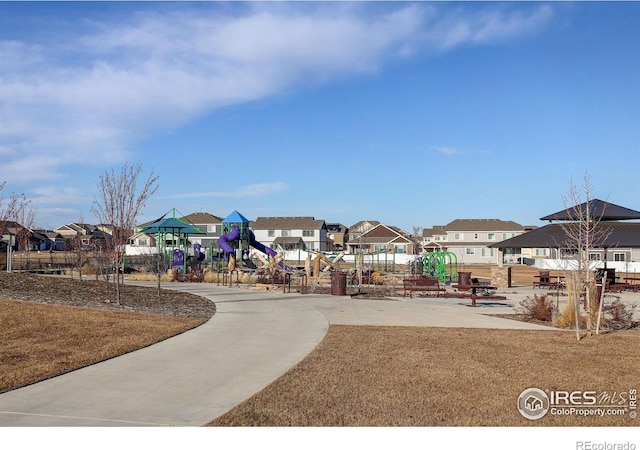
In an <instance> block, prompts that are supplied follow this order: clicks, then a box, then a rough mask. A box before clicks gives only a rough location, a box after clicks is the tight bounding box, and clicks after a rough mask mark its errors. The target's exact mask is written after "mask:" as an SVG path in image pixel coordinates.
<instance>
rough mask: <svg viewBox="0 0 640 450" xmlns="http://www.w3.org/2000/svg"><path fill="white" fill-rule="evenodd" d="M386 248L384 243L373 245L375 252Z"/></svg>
mask: <svg viewBox="0 0 640 450" xmlns="http://www.w3.org/2000/svg"><path fill="white" fill-rule="evenodd" d="M386 249H387V246H386V245H384V244H376V245H374V246H373V251H374V252H376V253H380V252H384V251H385V250H386Z"/></svg>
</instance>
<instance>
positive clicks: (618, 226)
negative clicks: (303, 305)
mask: <svg viewBox="0 0 640 450" xmlns="http://www.w3.org/2000/svg"><path fill="white" fill-rule="evenodd" d="M567 226H570V225H567V224H559V223H552V224H549V225H545V226H544V227H540V228H536V229H535V230H532V231H529V232H527V233H524V234H521V235H519V236H515V237H512V238H510V239H506V240H504V241H501V242H496V243H494V244H490V245H488V247H492V248H569V247H572V246H573V245H572V244H571V242H569V241H568V240H567V233H566V231H565V230H566V227H567ZM596 230H602V231H603V234H606V238H605V239H604V241H603V242H602V243H601V244H600V245H597V246H596V247H600V248H602V247H606V248H614V247H640V223H638V222H631V223H628V222H627V223H625V222H600V223H599V224H598V225H597V228H596ZM598 232H599V231H598ZM607 233H608V234H607Z"/></svg>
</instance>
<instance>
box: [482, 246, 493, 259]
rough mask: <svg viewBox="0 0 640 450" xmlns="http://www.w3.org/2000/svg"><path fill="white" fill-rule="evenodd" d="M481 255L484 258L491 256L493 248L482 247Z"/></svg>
mask: <svg viewBox="0 0 640 450" xmlns="http://www.w3.org/2000/svg"><path fill="white" fill-rule="evenodd" d="M482 256H484V257H485V258H490V257H493V249H492V248H483V249H482Z"/></svg>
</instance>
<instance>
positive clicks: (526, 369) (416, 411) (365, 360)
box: [210, 326, 640, 426]
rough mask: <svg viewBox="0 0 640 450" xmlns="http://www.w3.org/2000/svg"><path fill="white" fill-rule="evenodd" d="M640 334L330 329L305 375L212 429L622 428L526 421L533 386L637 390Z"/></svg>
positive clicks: (295, 374) (551, 419)
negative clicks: (524, 405) (526, 399)
mask: <svg viewBox="0 0 640 450" xmlns="http://www.w3.org/2000/svg"><path fill="white" fill-rule="evenodd" d="M638 344H640V334H639V333H638V332H636V331H630V332H620V333H614V334H608V335H601V336H599V337H597V338H589V339H584V340H583V341H581V342H576V340H575V336H574V335H573V334H571V333H566V332H561V331H559V332H546V331H545V332H539V331H514V330H481V329H451V328H450V329H443V328H413V327H405V328H403V327H354V326H332V327H331V328H330V330H329V333H328V334H327V336H326V337H325V339H324V340H323V341H322V343H321V344H320V345H319V346H318V347H317V348H316V349H315V350H314V351H313V352H312V353H311V354H310V355H309V356H308V357H307V358H306V359H305V360H304V361H303V362H302V363H300V364H299V365H298V366H297V367H295V368H293V369H292V370H291V371H289V372H288V373H287V374H285V375H284V376H283V377H281V378H280V379H278V380H277V381H275V382H274V383H273V384H271V385H270V386H268V387H267V388H266V389H264V390H263V391H261V392H260V393H258V394H256V395H255V396H254V397H252V398H250V399H249V400H247V401H245V402H244V403H242V404H240V405H239V406H238V407H236V408H234V409H232V410H231V411H229V412H228V413H227V414H225V415H223V416H221V417H219V418H218V419H216V420H214V421H213V422H211V423H210V425H212V426H531V425H538V426H624V425H637V422H636V421H634V420H632V419H630V418H629V417H628V416H625V417H602V418H600V417H579V416H552V415H550V414H547V416H545V417H544V418H543V419H541V420H539V421H530V420H528V419H525V418H523V417H522V416H521V415H520V413H519V412H518V410H517V408H516V402H517V398H518V396H519V395H520V393H521V392H522V391H523V390H524V389H526V388H529V387H538V388H540V389H550V390H571V391H572V390H577V389H589V390H596V391H599V392H602V391H607V392H613V391H617V392H620V391H628V390H629V389H630V388H634V387H635V388H637V387H638V376H637V375H638V373H640V360H639V359H638V357H637V348H638Z"/></svg>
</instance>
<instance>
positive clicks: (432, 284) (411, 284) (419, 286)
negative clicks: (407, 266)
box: [402, 277, 447, 298]
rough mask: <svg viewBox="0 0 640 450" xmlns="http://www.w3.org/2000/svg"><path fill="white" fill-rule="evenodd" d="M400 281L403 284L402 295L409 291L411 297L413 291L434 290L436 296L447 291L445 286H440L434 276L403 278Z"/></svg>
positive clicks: (404, 295)
mask: <svg viewBox="0 0 640 450" xmlns="http://www.w3.org/2000/svg"><path fill="white" fill-rule="evenodd" d="M402 282H403V284H404V293H403V295H402V296H403V297H406V296H407V293H409V297H411V298H413V293H414V292H435V293H436V296H437V297H440V293H441V292H447V290H446V289H445V288H443V287H441V286H440V282H439V281H438V280H437V279H436V278H429V277H418V278H405V279H403V280H402Z"/></svg>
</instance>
